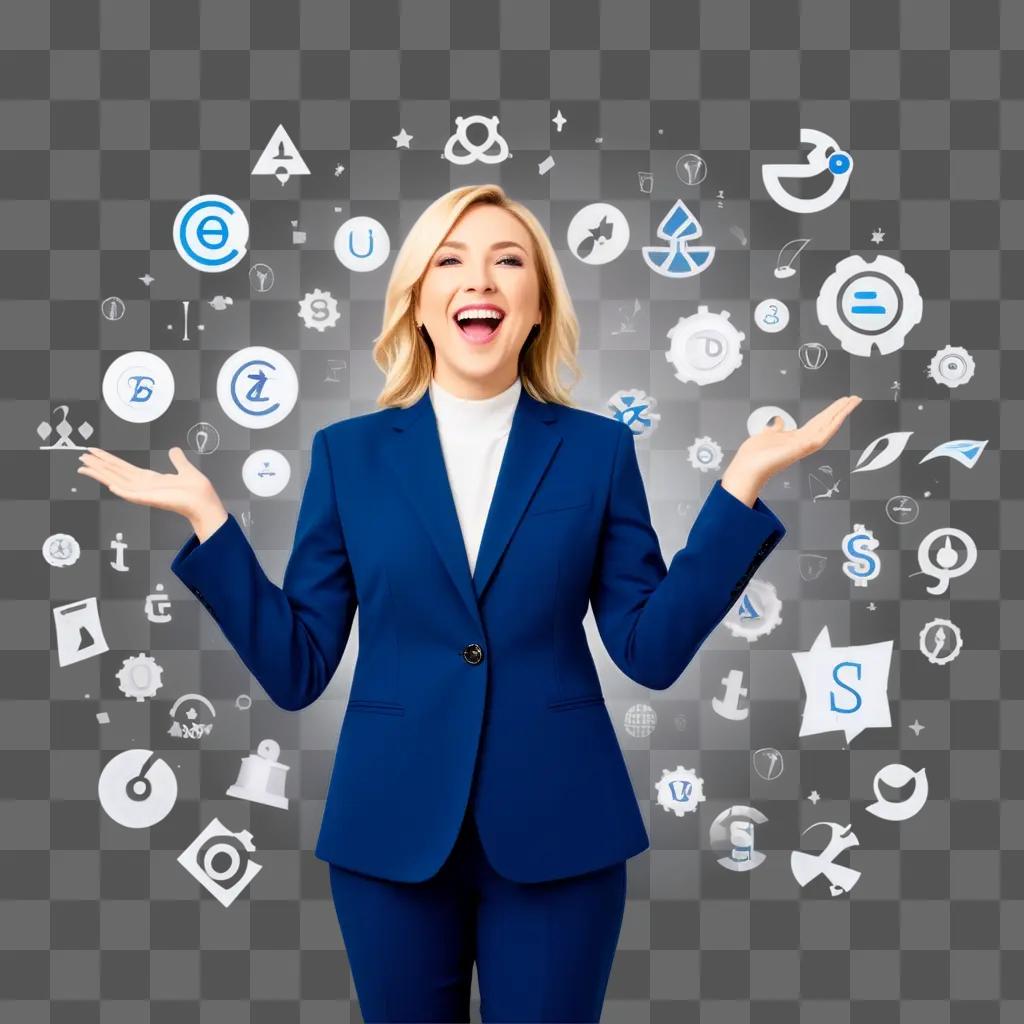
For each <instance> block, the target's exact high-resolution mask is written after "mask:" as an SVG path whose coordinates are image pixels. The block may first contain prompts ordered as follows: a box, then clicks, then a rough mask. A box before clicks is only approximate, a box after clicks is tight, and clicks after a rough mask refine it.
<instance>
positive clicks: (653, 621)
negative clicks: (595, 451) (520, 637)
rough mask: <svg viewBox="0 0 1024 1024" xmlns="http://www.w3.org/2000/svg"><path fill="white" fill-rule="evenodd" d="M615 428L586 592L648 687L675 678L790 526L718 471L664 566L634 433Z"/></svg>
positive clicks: (608, 635) (618, 660) (627, 663)
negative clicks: (747, 499)
mask: <svg viewBox="0 0 1024 1024" xmlns="http://www.w3.org/2000/svg"><path fill="white" fill-rule="evenodd" d="M619 426H620V427H621V428H622V430H621V433H620V434H619V438H618V443H617V447H616V450H615V459H614V465H613V469H612V479H611V490H610V493H609V495H608V504H607V510H606V518H605V523H604V528H603V532H602V538H601V543H600V547H599V553H598V558H597V562H596V565H595V569H594V575H593V578H592V581H591V590H590V598H591V604H592V606H593V609H594V618H595V619H596V621H597V627H598V631H599V633H600V635H601V639H602V641H603V642H604V645H605V647H606V649H607V651H608V654H609V656H610V657H611V659H612V661H614V662H615V664H616V665H617V666H618V667H619V668H620V669H621V670H622V671H623V672H624V673H625V674H626V675H627V676H629V678H630V679H632V680H633V681H634V682H636V683H639V684H640V685H641V686H646V687H648V688H649V689H652V690H663V689H665V688H667V687H668V686H671V684H672V683H673V682H675V680H676V679H678V678H679V676H680V675H681V674H682V672H683V670H684V669H685V668H686V666H687V665H688V664H689V663H690V661H691V659H692V658H693V656H694V655H695V654H696V653H697V651H698V650H699V648H700V646H701V644H703V643H704V641H705V640H706V639H707V637H708V634H709V633H710V632H711V631H712V630H713V629H714V628H715V626H717V625H718V624H719V623H720V622H721V621H722V619H723V618H724V617H725V615H726V613H727V612H728V611H729V609H730V608H732V606H733V605H734V604H735V603H736V601H737V600H738V599H739V597H740V595H741V594H742V592H743V590H744V589H745V588H746V586H747V583H748V582H749V581H750V579H751V577H752V576H753V575H754V573H755V572H756V571H757V569H758V567H759V566H760V565H761V563H762V562H763V561H764V560H765V558H766V557H767V556H768V555H769V554H770V552H771V551H772V550H773V549H774V548H775V546H776V545H777V544H778V543H779V541H780V540H782V538H783V537H784V536H785V535H786V528H785V527H784V526H783V525H782V522H781V520H779V519H778V517H776V516H775V514H774V513H773V512H771V511H770V510H769V508H768V506H767V505H765V504H764V502H762V501H761V499H760V498H758V499H757V500H756V501H755V503H754V506H753V508H750V507H748V506H747V505H745V504H744V503H743V502H742V501H740V500H739V499H738V498H737V497H735V495H733V494H730V493H729V492H728V491H727V490H725V489H724V488H723V487H722V484H721V481H718V480H716V481H715V484H714V486H713V487H712V488H711V492H710V493H709V494H708V496H707V498H706V500H705V501H704V504H703V506H702V507H701V509H700V512H699V513H698V515H697V518H696V520H695V521H694V523H693V526H692V527H691V529H690V534H689V537H688V539H687V543H686V546H685V547H683V548H681V549H680V550H679V551H678V552H676V554H675V556H674V557H673V558H672V562H671V564H670V565H669V566H668V567H667V568H666V566H665V561H664V559H663V558H662V555H661V548H660V545H659V543H658V537H657V534H656V533H655V532H654V529H653V527H652V526H651V517H650V511H649V509H648V504H647V495H646V493H645V491H644V485H643V478H642V477H641V475H640V466H639V463H638V461H637V456H636V445H635V442H634V440H633V432H632V431H631V430H630V429H629V427H628V426H626V425H625V424H619Z"/></svg>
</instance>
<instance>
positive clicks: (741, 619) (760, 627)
mask: <svg viewBox="0 0 1024 1024" xmlns="http://www.w3.org/2000/svg"><path fill="white" fill-rule="evenodd" d="M780 622H782V601H780V600H779V595H778V593H777V592H776V590H775V587H774V585H773V584H771V583H769V582H768V581H767V580H750V581H749V582H748V583H747V587H746V589H745V590H744V591H743V593H742V594H741V595H740V599H739V600H738V601H737V602H736V603H735V604H734V605H733V606H732V608H730V609H729V611H728V612H726V614H725V618H724V619H722V624H723V625H724V626H725V628H726V629H728V630H729V632H730V633H732V635H733V636H734V637H738V638H741V639H744V640H757V639H759V638H760V637H762V636H767V635H768V634H769V633H770V632H771V631H772V630H773V629H774V628H775V627H776V626H777V625H779V623H780Z"/></svg>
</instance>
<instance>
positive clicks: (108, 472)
mask: <svg viewBox="0 0 1024 1024" xmlns="http://www.w3.org/2000/svg"><path fill="white" fill-rule="evenodd" d="M167 454H168V455H169V456H170V459H171V462H172V463H173V464H174V468H175V472H174V473H157V472H155V471H154V470H152V469H142V468H141V467H139V466H133V465H132V464H131V463H130V462H125V460H124V459H119V458H118V457H117V456H116V455H111V454H110V452H107V451H104V450H103V449H102V448H89V449H88V450H87V451H86V452H85V453H83V454H82V455H80V456H79V460H80V461H81V462H82V465H81V466H79V467H78V472H79V473H82V474H84V475H85V476H91V477H92V478H93V479H94V480H98V481H99V482H100V483H101V484H105V485H106V486H107V487H108V488H109V489H110V491H111V493H112V494H116V495H117V496H118V497H119V498H124V499H125V501H130V502H132V503H134V504H136V505H149V506H151V507H152V508H161V509H165V510H167V511H168V512H177V513H178V514H179V515H182V516H184V517H185V518H186V519H187V520H188V521H189V523H191V525H192V529H193V530H194V531H195V533H196V536H197V537H198V538H199V541H200V542H202V541H204V540H206V538H207V537H209V536H210V535H211V534H212V533H214V532H215V531H216V530H217V528H218V527H220V526H221V525H222V524H223V523H224V522H225V521H226V520H227V518H228V513H227V510H226V509H225V508H224V503H223V502H222V501H221V500H220V497H219V496H218V494H217V491H216V490H215V489H214V486H213V484H212V483H210V481H209V479H208V478H207V477H206V475H205V474H203V473H200V472H199V470H198V469H196V467H195V466H193V465H192V463H191V462H189V460H188V459H187V458H186V457H185V453H184V452H183V451H182V450H181V449H180V448H172V449H171V450H170V451H169V452H168V453H167Z"/></svg>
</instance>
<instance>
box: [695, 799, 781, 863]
mask: <svg viewBox="0 0 1024 1024" xmlns="http://www.w3.org/2000/svg"><path fill="white" fill-rule="evenodd" d="M767 820H768V819H767V818H766V817H765V815H763V814H762V813H761V812H760V811H759V810H757V809H756V808H754V807H746V806H743V805H739V806H736V807H727V808H726V809H725V810H724V811H722V813H721V814H719V815H718V817H717V818H715V820H714V821H713V822H712V823H711V828H710V830H709V831H708V838H709V840H710V842H711V847H712V849H714V850H728V851H729V853H728V854H727V855H726V856H724V857H719V858H718V863H719V864H721V865H722V867H723V868H726V869H727V870H729V871H753V870H754V868H756V867H757V866H758V865H760V864H763V863H764V861H765V854H763V853H762V852H761V851H760V850H756V849H754V826H755V825H763V824H764V823H765V822H766V821H767Z"/></svg>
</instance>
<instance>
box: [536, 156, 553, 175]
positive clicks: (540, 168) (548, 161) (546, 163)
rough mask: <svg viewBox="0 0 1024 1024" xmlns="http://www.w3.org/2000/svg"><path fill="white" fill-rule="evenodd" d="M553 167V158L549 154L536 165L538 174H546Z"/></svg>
mask: <svg viewBox="0 0 1024 1024" xmlns="http://www.w3.org/2000/svg"><path fill="white" fill-rule="evenodd" d="M554 166H555V158H554V157H553V156H551V155H550V154H549V155H548V156H546V157H545V158H544V159H543V160H541V162H540V163H539V164H537V173H538V174H547V173H548V171H550V170H551V168H552V167H554Z"/></svg>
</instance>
